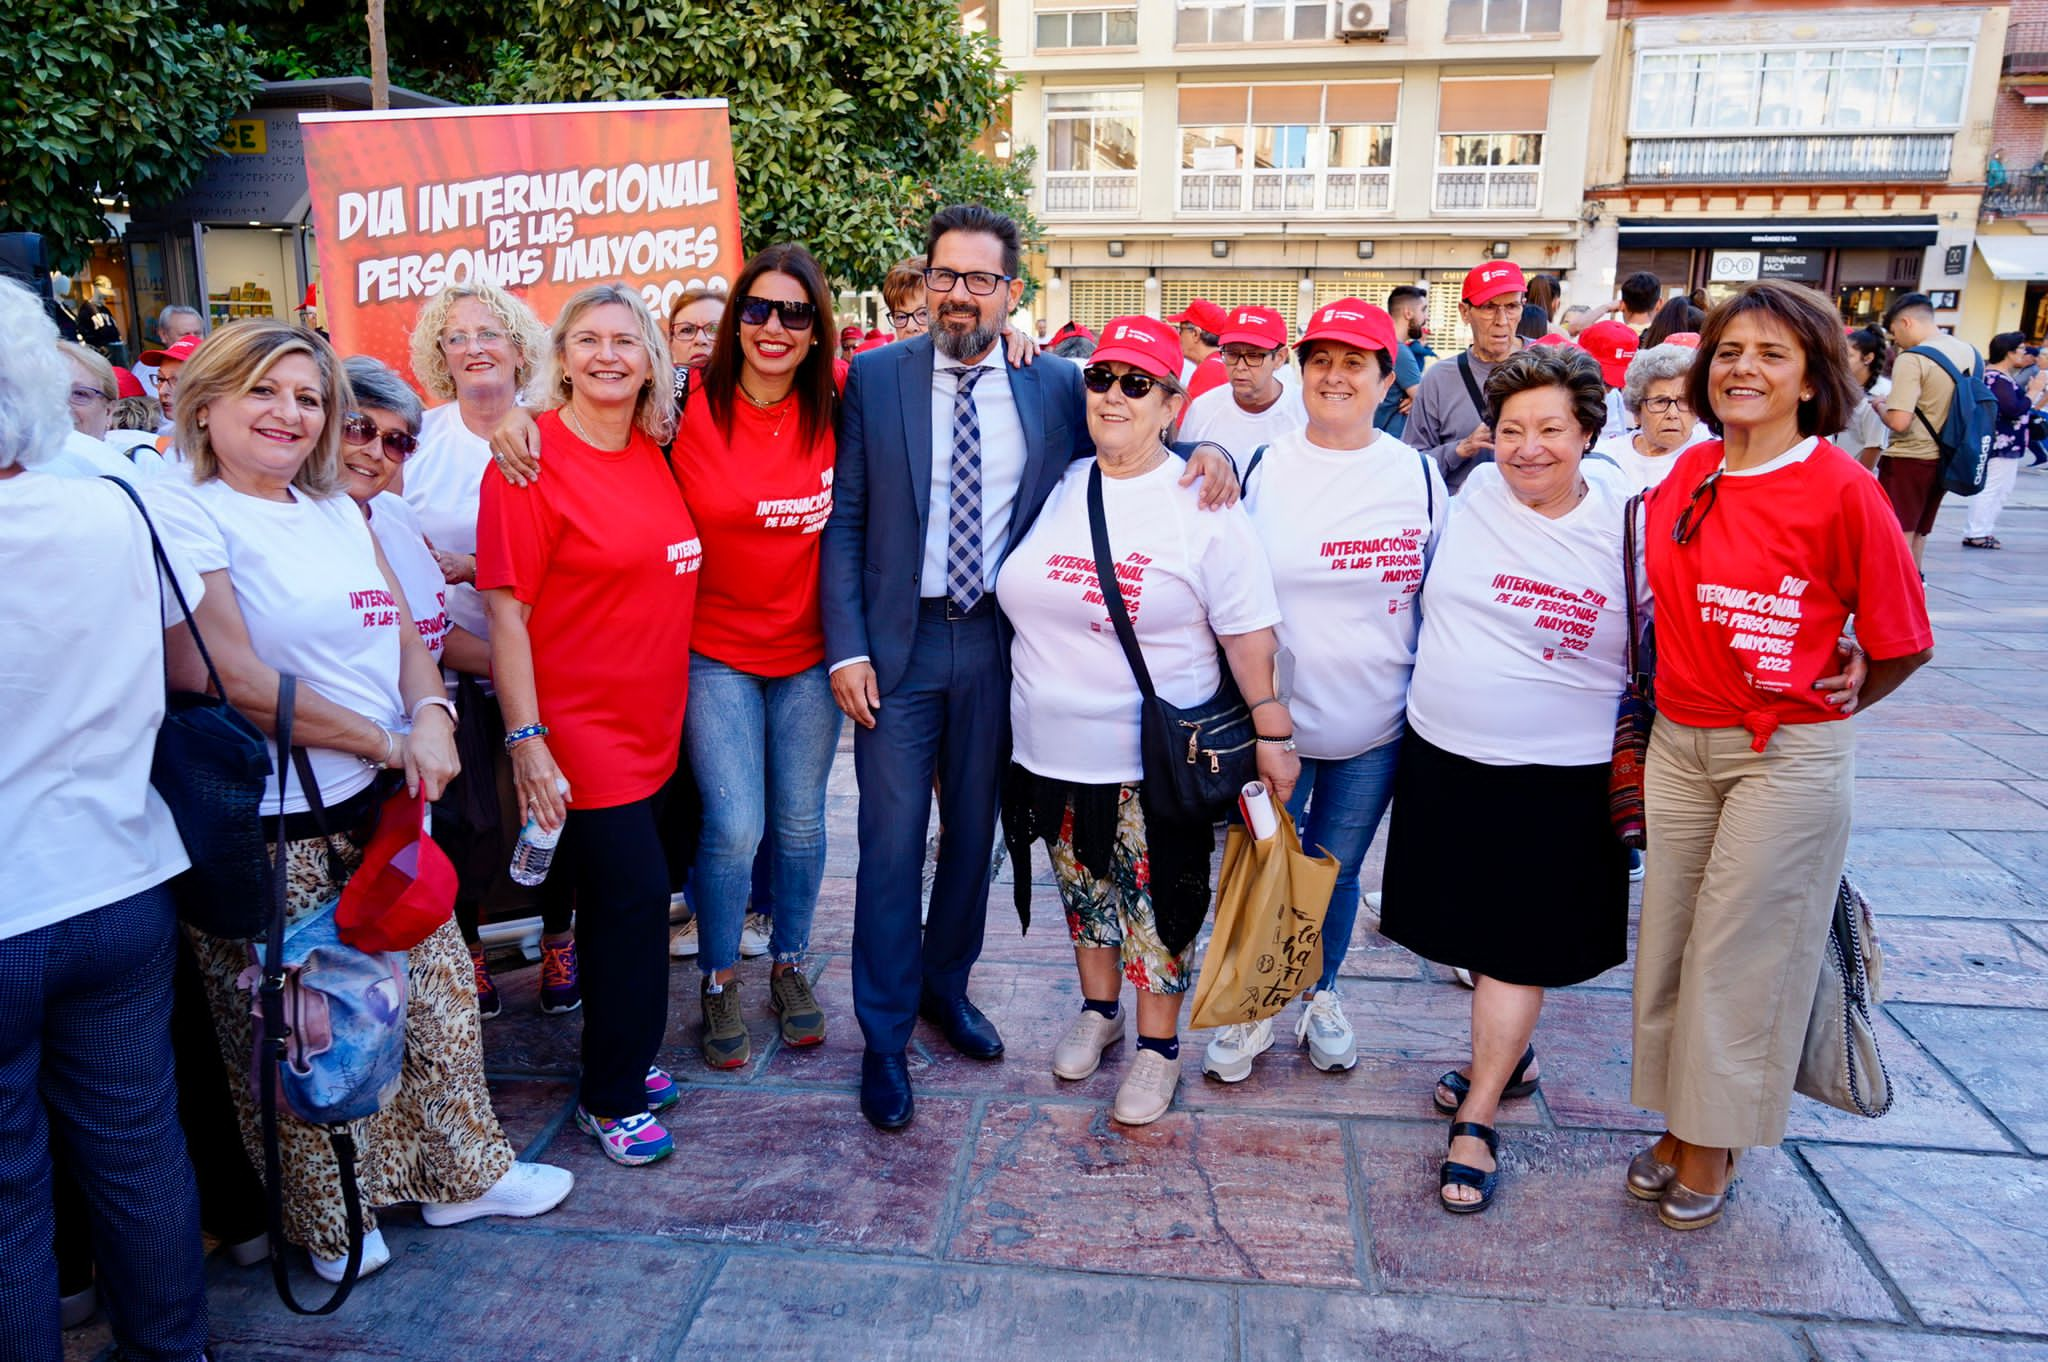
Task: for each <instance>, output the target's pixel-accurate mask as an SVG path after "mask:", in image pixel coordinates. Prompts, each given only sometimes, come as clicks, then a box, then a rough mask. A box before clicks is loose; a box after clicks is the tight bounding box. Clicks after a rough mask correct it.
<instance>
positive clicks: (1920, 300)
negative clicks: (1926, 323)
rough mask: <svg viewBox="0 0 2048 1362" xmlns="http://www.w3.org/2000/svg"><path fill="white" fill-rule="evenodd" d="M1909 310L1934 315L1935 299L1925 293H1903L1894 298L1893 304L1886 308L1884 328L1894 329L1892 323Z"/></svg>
mask: <svg viewBox="0 0 2048 1362" xmlns="http://www.w3.org/2000/svg"><path fill="white" fill-rule="evenodd" d="M1908 312H1925V313H1926V314H1927V315H1928V316H1930V317H1932V316H1933V315H1934V300H1933V299H1932V298H1930V297H1928V296H1927V295H1926V294H1924V293H1902V294H1900V295H1899V296H1898V297H1896V298H1894V299H1892V301H1891V306H1889V307H1887V308H1886V309H1885V310H1884V329H1885V330H1887V331H1889V330H1891V329H1892V323H1893V322H1895V321H1897V320H1898V319H1899V318H1900V317H1901V316H1903V315H1904V314H1906V313H1908Z"/></svg>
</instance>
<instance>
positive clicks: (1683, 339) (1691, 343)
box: [1664, 331, 1700, 350]
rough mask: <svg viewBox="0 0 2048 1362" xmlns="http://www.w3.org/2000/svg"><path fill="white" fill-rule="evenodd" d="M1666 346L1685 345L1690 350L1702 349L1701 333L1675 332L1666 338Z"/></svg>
mask: <svg viewBox="0 0 2048 1362" xmlns="http://www.w3.org/2000/svg"><path fill="white" fill-rule="evenodd" d="M1664 343H1665V344H1666V345H1683V346H1684V347H1685V348H1686V349H1688V350H1697V349H1699V348H1700V333H1699V332H1697V331H1674V332H1672V333H1671V334H1670V335H1668V336H1666V337H1665V338H1664Z"/></svg>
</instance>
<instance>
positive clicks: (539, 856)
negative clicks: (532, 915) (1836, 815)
mask: <svg viewBox="0 0 2048 1362" xmlns="http://www.w3.org/2000/svg"><path fill="white" fill-rule="evenodd" d="M555 789H556V790H557V791H558V792H559V793H561V794H564V795H566V794H568V793H569V782H568V781H566V780H564V779H562V778H561V777H560V776H557V777H555ZM561 840H562V829H561V828H556V829H555V830H554V831H553V832H549V831H548V830H547V829H545V828H543V827H542V826H541V825H540V822H539V820H538V819H534V818H529V819H527V820H526V826H525V827H523V828H521V829H520V830H519V844H518V845H517V846H515V847H513V848H512V882H513V883H514V884H524V885H535V884H539V883H540V882H541V881H542V880H544V879H546V878H547V877H548V867H549V866H551V865H553V864H554V862H555V845H556V844H557V843H558V842H560V841H561Z"/></svg>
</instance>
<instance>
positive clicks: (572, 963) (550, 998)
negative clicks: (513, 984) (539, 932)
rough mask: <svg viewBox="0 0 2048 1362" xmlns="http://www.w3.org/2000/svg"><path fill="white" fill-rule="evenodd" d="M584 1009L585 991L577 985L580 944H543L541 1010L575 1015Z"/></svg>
mask: <svg viewBox="0 0 2048 1362" xmlns="http://www.w3.org/2000/svg"><path fill="white" fill-rule="evenodd" d="M581 1006H583V988H582V985H580V984H578V983H577V982H576V942H575V940H574V939H573V938H572V939H570V940H568V941H564V942H562V943H561V944H560V945H557V946H551V945H549V944H548V943H547V942H545V941H543V942H541V943H540V1010H541V1011H543V1012H574V1011H575V1010H576V1009H577V1008H579V1007H581Z"/></svg>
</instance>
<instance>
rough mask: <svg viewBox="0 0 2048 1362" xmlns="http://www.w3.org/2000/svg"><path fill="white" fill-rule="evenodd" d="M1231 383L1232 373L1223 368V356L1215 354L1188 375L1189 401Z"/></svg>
mask: <svg viewBox="0 0 2048 1362" xmlns="http://www.w3.org/2000/svg"><path fill="white" fill-rule="evenodd" d="M1229 381H1230V371H1229V370H1228V369H1225V368H1224V367H1223V359H1222V356H1221V354H1220V353H1219V354H1214V355H1211V356H1209V358H1207V359H1205V360H1203V361H1202V362H1201V363H1200V364H1197V365H1196V366H1195V371H1194V372H1193V373H1192V374H1190V375H1188V401H1190V402H1192V401H1194V400H1195V399H1196V398H1198V397H1200V396H1201V395H1202V394H1203V393H1205V392H1207V391H1209V389H1211V388H1220V387H1222V386H1223V385H1224V384H1226V383H1228V382H1229Z"/></svg>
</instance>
